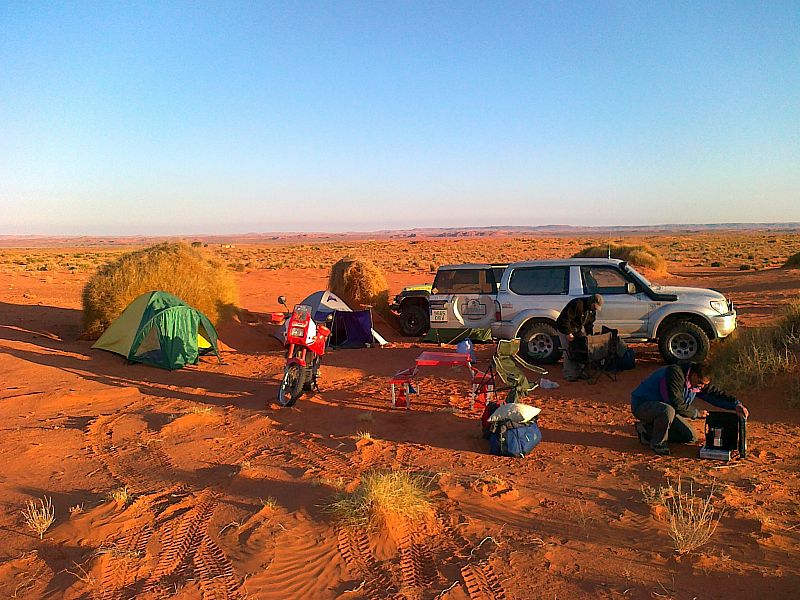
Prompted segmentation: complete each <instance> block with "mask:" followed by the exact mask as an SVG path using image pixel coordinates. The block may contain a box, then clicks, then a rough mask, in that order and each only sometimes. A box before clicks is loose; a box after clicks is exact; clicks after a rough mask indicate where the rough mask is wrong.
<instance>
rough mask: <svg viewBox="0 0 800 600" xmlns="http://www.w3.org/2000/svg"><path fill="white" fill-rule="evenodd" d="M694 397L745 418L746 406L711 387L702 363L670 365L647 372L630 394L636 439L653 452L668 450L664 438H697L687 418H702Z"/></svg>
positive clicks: (681, 440) (679, 440) (690, 441)
mask: <svg viewBox="0 0 800 600" xmlns="http://www.w3.org/2000/svg"><path fill="white" fill-rule="evenodd" d="M695 398H700V399H701V400H705V401H706V402H708V403H709V404H711V405H713V406H716V407H718V408H722V409H725V410H735V411H736V412H737V413H739V414H740V415H741V416H743V417H744V418H745V419H746V418H747V417H748V415H749V412H748V410H747V408H746V407H745V406H744V405H743V404H742V403H741V402H739V401H738V400H737V399H736V398H734V397H733V396H731V395H729V394H726V393H725V392H723V391H721V390H719V389H717V388H715V387H713V386H712V385H711V378H710V377H709V375H708V373H707V371H706V368H705V367H704V365H702V364H696V363H689V364H685V365H670V366H668V367H662V368H660V369H658V370H657V371H655V372H653V373H652V374H650V375H649V376H648V377H647V378H646V379H645V380H644V381H642V383H640V384H639V387H637V388H636V389H635V390H633V393H632V394H631V411H632V412H633V416H635V417H636V418H637V419H638V421H637V423H636V433H638V434H639V441H640V442H642V443H643V444H649V445H650V447H651V448H652V449H653V452H655V453H656V454H660V455H668V454H669V446H668V445H667V442H673V443H683V444H693V443H694V442H696V441H697V436H696V435H695V432H694V429H692V426H691V425H690V424H689V419H704V418H705V417H706V416H708V411H707V410H698V409H697V408H695V407H694V406H692V403H693V402H694V400H695Z"/></svg>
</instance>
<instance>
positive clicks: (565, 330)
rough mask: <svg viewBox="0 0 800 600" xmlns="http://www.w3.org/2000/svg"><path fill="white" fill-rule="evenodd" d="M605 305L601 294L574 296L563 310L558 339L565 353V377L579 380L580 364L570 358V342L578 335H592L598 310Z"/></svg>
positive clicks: (559, 317)
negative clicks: (568, 350) (568, 351)
mask: <svg viewBox="0 0 800 600" xmlns="http://www.w3.org/2000/svg"><path fill="white" fill-rule="evenodd" d="M602 306H603V297H602V296H601V295H600V294H594V295H592V296H583V297H580V298H573V299H572V300H570V301H569V303H568V304H567V305H566V306H565V307H564V310H562V311H561V314H560V315H558V319H556V330H557V331H558V339H559V340H560V341H561V349H562V350H564V351H565V354H564V379H566V380H567V381H577V380H578V378H579V375H580V365H579V364H578V363H576V362H575V361H573V360H572V359H570V357H569V353H567V352H566V350H567V348H568V345H569V343H570V342H571V341H572V340H574V339H575V338H576V337H578V336H582V335H592V334H593V333H594V322H595V320H596V319H597V311H599V310H600V308H601V307H602Z"/></svg>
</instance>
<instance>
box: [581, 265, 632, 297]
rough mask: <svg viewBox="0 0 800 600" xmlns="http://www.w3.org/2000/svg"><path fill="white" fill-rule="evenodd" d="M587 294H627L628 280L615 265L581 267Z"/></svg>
mask: <svg viewBox="0 0 800 600" xmlns="http://www.w3.org/2000/svg"><path fill="white" fill-rule="evenodd" d="M581 278H582V279H583V289H584V290H586V293H587V294H627V293H628V288H627V286H628V280H627V279H626V278H625V276H624V275H623V274H622V273H620V271H619V269H615V268H614V267H592V266H589V267H581Z"/></svg>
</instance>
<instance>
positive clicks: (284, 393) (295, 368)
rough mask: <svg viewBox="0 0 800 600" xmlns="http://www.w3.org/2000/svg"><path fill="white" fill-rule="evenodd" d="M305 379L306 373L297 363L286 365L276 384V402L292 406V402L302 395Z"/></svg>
mask: <svg viewBox="0 0 800 600" xmlns="http://www.w3.org/2000/svg"><path fill="white" fill-rule="evenodd" d="M305 380H306V374H305V369H304V368H303V367H301V366H300V365H298V364H297V363H292V364H290V365H288V366H287V367H286V369H285V370H284V372H283V379H282V380H281V383H280V385H279V386H278V404H280V405H281V406H294V403H295V402H297V400H298V399H299V398H300V396H302V395H303V383H304V382H305Z"/></svg>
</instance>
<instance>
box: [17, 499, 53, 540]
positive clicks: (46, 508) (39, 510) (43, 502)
mask: <svg viewBox="0 0 800 600" xmlns="http://www.w3.org/2000/svg"><path fill="white" fill-rule="evenodd" d="M25 506H26V507H25V510H23V511H22V516H23V517H24V518H25V524H26V525H27V526H28V529H30V530H31V531H34V532H36V533H38V534H39V539H42V537H43V536H44V532H45V531H47V530H48V529H49V528H50V525H52V524H53V521H55V520H56V516H55V509H54V508H53V501H52V499H50V498H48V497H47V496H45V497H44V498H41V499H40V500H39V504H37V503H36V502H34V501H33V500H28V502H27V504H26V505H25Z"/></svg>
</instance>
